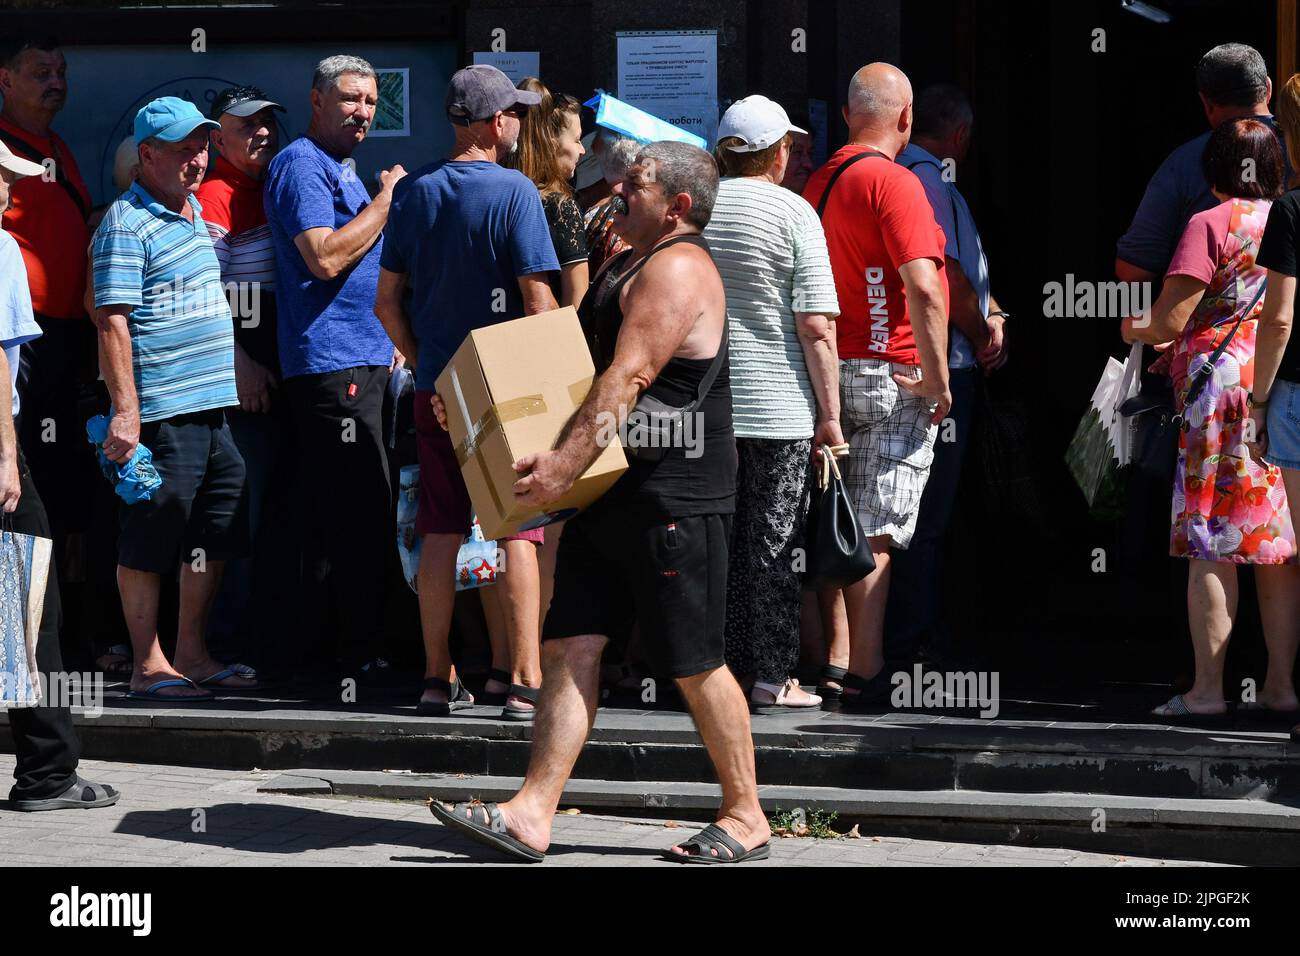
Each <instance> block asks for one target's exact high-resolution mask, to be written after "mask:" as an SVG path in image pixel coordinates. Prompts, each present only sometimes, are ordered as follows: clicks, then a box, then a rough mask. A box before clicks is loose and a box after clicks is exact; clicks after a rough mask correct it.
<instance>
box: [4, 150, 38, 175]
mask: <svg viewBox="0 0 1300 956" xmlns="http://www.w3.org/2000/svg"><path fill="white" fill-rule="evenodd" d="M0 168H3V169H7V170H9V172H11V173H13V174H14V175H15V176H39V175H40V174H41V173H43V172H45V167H44V166H42V165H41V164H40V163H33V162H32V161H31V160H30V159H23V158H22V157H21V156H15V155H14V154H13V153H12V152H10V151H9V147H8V146H6V145H5V144H4V143H0Z"/></svg>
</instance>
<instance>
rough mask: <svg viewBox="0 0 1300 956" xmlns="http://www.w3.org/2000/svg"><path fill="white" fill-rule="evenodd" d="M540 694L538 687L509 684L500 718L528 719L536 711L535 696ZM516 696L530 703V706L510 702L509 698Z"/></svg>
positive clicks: (531, 717)
mask: <svg viewBox="0 0 1300 956" xmlns="http://www.w3.org/2000/svg"><path fill="white" fill-rule="evenodd" d="M541 696H542V689H541V688H540V687H525V686H524V685H523V684H511V685H510V693H508V694H506V706H505V707H504V708H503V709H502V711H501V719H502V720H518V721H528V720H532V719H533V715H534V714H536V713H537V698H539V697H541ZM512 697H518V698H519V699H521V700H526V701H528V703H530V704H532V705H533V706H532V707H519V706H518V705H515V704H511V703H510V698H512Z"/></svg>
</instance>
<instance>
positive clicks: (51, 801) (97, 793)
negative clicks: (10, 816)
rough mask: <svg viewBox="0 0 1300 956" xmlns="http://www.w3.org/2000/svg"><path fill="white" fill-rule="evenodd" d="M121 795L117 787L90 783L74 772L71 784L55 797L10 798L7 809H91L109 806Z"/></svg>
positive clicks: (30, 811) (33, 811)
mask: <svg viewBox="0 0 1300 956" xmlns="http://www.w3.org/2000/svg"><path fill="white" fill-rule="evenodd" d="M121 796H122V794H121V793H119V792H118V791H117V789H115V788H114V787H110V786H109V785H108V784H106V783H91V782H90V781H89V780H87V779H85V778H84V777H82V776H81V775H80V774H76V773H74V774H73V775H72V785H71V786H69V787H68V789H67V790H64V791H63V792H62V793H61V794H59V795H58V796H57V797H42V798H40V799H35V800H10V801H9V809H11V810H19V811H21V812H23V813H35V812H37V811H39V810H93V809H94V808H96V807H111V806H112V805H113V804H115V803H117V801H118V798H119V797H121Z"/></svg>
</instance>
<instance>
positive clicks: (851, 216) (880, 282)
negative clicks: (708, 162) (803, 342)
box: [803, 144, 948, 365]
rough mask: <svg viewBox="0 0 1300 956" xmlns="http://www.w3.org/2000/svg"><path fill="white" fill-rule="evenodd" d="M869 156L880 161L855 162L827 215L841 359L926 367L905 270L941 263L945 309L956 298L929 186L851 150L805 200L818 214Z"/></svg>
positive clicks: (832, 162) (818, 176)
mask: <svg viewBox="0 0 1300 956" xmlns="http://www.w3.org/2000/svg"><path fill="white" fill-rule="evenodd" d="M866 152H873V153H876V155H875V156H873V157H871V158H869V159H862V160H859V161H858V162H856V163H854V164H853V165H852V166H851V167H849V169H848V170H847V171H846V172H845V173H844V175H843V176H841V177H840V178H839V179H837V180H836V181H835V188H834V189H833V190H831V198H830V200H829V201H828V202H827V204H826V209H825V211H824V212H823V214H822V225H823V228H824V229H825V231H826V246H827V249H828V250H829V252H830V259H831V269H832V271H833V272H834V273H835V293H836V295H837V296H838V298H839V300H840V315H839V318H838V319H837V320H836V322H835V333H836V335H835V337H836V342H837V344H838V347H839V354H840V358H848V359H880V360H881V361H886V362H898V363H900V364H902V365H920V364H921V363H920V359H919V358H918V357H917V352H916V340H915V338H914V337H913V335H912V323H911V320H910V319H909V317H908V314H907V296H906V294H905V292H904V289H903V278H902V276H901V275H900V274H899V271H898V269H899V267H900V266H902V265H904V264H906V263H908V262H912V261H913V260H915V259H932V260H934V263H935V265H936V266H938V268H939V276H940V279H941V280H942V282H943V294H944V300H945V303H946V301H947V297H948V280H947V277H946V276H945V275H944V272H943V250H944V235H943V230H942V229H941V228H939V224H938V223H937V222H935V219H934V212H933V210H931V208H930V202H929V200H928V199H927V198H926V194H925V187H924V186H922V185H921V181H920V180H919V179H917V178H916V176H915V175H913V173H912V172H911V171H910V170H908V169H906V168H904V167H902V166H899V165H897V164H896V163H894V161H893V160H891V159H889V157H887V156H884V155H883V154H880V153H878V152H877V151H876V150H873V149H871V148H870V147H867V146H857V145H854V144H849V145H848V146H844V147H842V148H841V149H840V150H839V151H838V152H836V153H835V155H834V156H832V157H831V158H830V159H829V160H828V161H827V162H826V164H825V165H824V166H822V167H821V168H820V169H819V170H817V171H816V172H815V173H813V175H812V177H811V178H810V179H809V180H808V185H807V186H806V187H805V188H804V191H803V198H804V199H806V200H808V202H809V203H810V204H811V205H812V206H813V208H816V207H817V204H818V203H819V202H821V198H822V192H823V191H824V190H825V189H826V183H827V182H829V181H830V177H831V176H832V175H833V174H834V172H835V170H837V169H838V168H839V167H840V165H841V164H842V163H843V162H844V161H845V160H847V159H849V158H851V157H853V156H856V155H858V154H860V153H866ZM945 311H946V308H945Z"/></svg>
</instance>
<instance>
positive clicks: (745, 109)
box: [718, 94, 808, 153]
mask: <svg viewBox="0 0 1300 956" xmlns="http://www.w3.org/2000/svg"><path fill="white" fill-rule="evenodd" d="M807 132H808V131H807V130H806V129H800V128H799V127H798V126H795V125H794V124H793V123H791V122H790V117H789V116H788V115H787V114H786V111H785V109H784V108H783V107H782V106H781V104H780V103H777V102H776V101H775V100H769V99H768V98H767V97H766V96H761V95H759V94H754V95H753V96H746V97H745V98H744V99H739V100H736V102H734V103H732V104H731V106H730V107H728V109H727V112H725V113H723V114H722V121H721V122H720V123H718V139H719V140H723V139H726V138H727V137H729V136H734V137H736V138H737V139H740V140H743V141H744V142H742V143H741V144H740V145H738V146H729V147H727V148H728V149H730V150H731V151H732V152H735V153H756V152H758V151H759V150H760V149H767V148H768V147H769V146H773V145H775V144H776V143H779V142H780V141H781V138H782V137H783V136H785V134H786V133H807Z"/></svg>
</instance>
